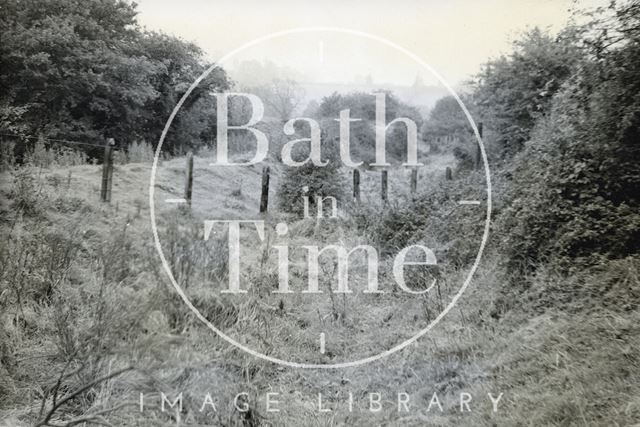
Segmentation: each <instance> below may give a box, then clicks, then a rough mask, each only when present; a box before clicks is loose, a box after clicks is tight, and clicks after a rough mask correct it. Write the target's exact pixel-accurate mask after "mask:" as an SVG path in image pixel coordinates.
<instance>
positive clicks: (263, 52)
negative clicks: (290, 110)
mask: <svg viewBox="0 0 640 427" xmlns="http://www.w3.org/2000/svg"><path fill="white" fill-rule="evenodd" d="M606 2H607V0H582V1H578V2H575V1H572V0H452V1H440V0H438V1H435V0H422V1H419V0H367V1H364V0H323V1H313V2H308V1H293V0H278V1H269V2H266V1H238V0H233V1H232V0H216V1H211V0H182V1H176V0H139V1H138V4H139V10H140V16H139V20H140V22H141V23H142V25H144V26H146V27H147V28H149V29H154V30H162V31H165V32H168V33H170V34H174V35H177V36H180V37H182V38H184V39H187V40H191V41H194V42H196V43H197V44H198V45H200V46H201V47H202V48H203V49H204V50H205V51H206V52H207V54H208V55H209V56H210V57H211V58H212V59H217V58H220V57H221V56H222V55H224V54H225V53H227V52H229V51H231V50H233V49H235V48H237V47H239V46H241V45H242V44H244V43H247V42H249V41H251V40H253V39H255V38H258V37H261V36H264V35H266V34H269V33H273V32H276V31H282V30H286V29H290V28H296V27H310V26H331V27H342V28H349V29H355V30H360V31H364V32H367V33H371V34H374V35H376V36H379V37H383V38H386V39H388V40H390V41H393V42H395V43H397V44H399V45H401V46H403V47H404V48H406V49H408V50H410V51H412V52H413V53H415V54H416V55H418V56H420V57H421V58H422V59H423V60H425V61H426V62H428V63H429V64H430V65H431V66H433V67H434V68H435V69H437V70H438V72H439V73H440V74H441V75H442V76H443V77H444V78H445V79H446V80H447V81H448V82H449V83H451V84H454V85H455V84H459V83H461V82H462V81H464V80H465V79H467V78H468V77H469V76H470V75H472V74H474V73H475V72H477V71H478V69H479V67H480V64H482V63H483V62H484V61H486V60H487V59H488V58H490V57H494V56H496V55H498V54H500V53H504V52H507V51H508V50H509V47H510V41H511V40H512V39H513V38H514V36H516V35H517V34H518V33H519V32H521V31H523V30H525V29H526V28H527V27H532V26H540V27H543V28H548V29H549V30H550V31H552V32H557V31H558V30H559V29H560V28H562V26H563V25H564V24H565V23H566V22H567V20H568V19H569V17H570V10H571V8H572V7H579V8H585V7H594V6H597V5H599V4H604V3H606ZM320 45H322V47H320ZM246 59H258V60H264V59H269V60H270V61H272V62H274V63H276V64H278V65H283V66H287V67H290V68H295V69H296V70H297V71H298V72H299V73H300V74H301V77H302V79H304V80H307V81H317V82H342V83H351V82H354V81H355V80H356V79H357V78H363V76H367V75H371V77H372V78H373V80H374V81H375V82H378V83H393V84H401V85H410V84H411V83H413V81H414V80H415V77H416V75H417V74H418V73H419V74H420V75H421V77H422V78H423V80H424V81H425V83H426V84H433V83H435V80H434V79H433V78H432V77H431V76H430V75H429V74H428V73H427V72H424V71H422V70H420V67H419V66H418V65H417V64H414V63H413V61H410V60H408V59H407V58H406V57H405V56H403V55H400V54H398V52H397V51H395V50H394V49H391V48H388V47H385V46H381V45H380V44H379V43H377V42H373V41H371V40H365V39H362V38H358V37H354V36H348V35H337V34H320V33H317V34H305V35H295V36H289V37H284V38H278V39H276V40H270V41H269V42H265V43H262V44H260V45H258V46H255V47H254V48H252V49H249V50H247V51H245V52H243V53H242V54H241V55H239V56H238V57H236V58H234V60H232V61H231V62H230V63H229V64H227V67H228V68H233V67H234V64H236V66H237V63H238V62H239V61H241V60H246ZM358 76H359V77H358Z"/></svg>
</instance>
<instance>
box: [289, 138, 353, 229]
mask: <svg viewBox="0 0 640 427" xmlns="http://www.w3.org/2000/svg"><path fill="white" fill-rule="evenodd" d="M338 147H339V144H338V142H337V140H335V139H329V138H328V137H327V136H326V134H325V135H323V137H322V154H323V156H322V161H327V162H328V163H327V165H326V166H316V165H315V164H313V163H312V162H311V161H310V160H309V161H308V162H306V163H305V164H304V165H302V166H296V167H294V166H288V167H286V168H285V170H284V173H283V176H282V179H281V181H280V184H279V187H278V203H279V206H280V209H282V210H283V211H284V212H290V213H294V214H296V215H298V216H302V215H303V213H304V204H303V197H305V196H306V197H308V200H309V215H311V216H312V217H315V215H316V200H317V199H318V198H325V197H335V198H336V200H337V201H338V202H340V201H341V200H342V199H343V197H344V185H343V182H342V175H341V173H340V168H341V166H342V163H341V161H340V157H339V155H338V152H339V148H338ZM295 148H297V149H294V151H293V153H292V157H293V159H294V160H295V161H302V159H304V158H306V157H307V155H308V153H309V149H310V148H309V147H308V146H305V147H303V146H301V145H300V144H298V145H297V146H296V147H295ZM305 188H306V191H305ZM324 205H325V209H326V207H327V206H330V205H331V204H330V203H329V202H328V201H327V202H325V203H324Z"/></svg>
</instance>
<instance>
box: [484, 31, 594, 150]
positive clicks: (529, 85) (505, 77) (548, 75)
mask: <svg viewBox="0 0 640 427" xmlns="http://www.w3.org/2000/svg"><path fill="white" fill-rule="evenodd" d="M574 42H575V36H574V32H572V31H569V30H567V31H564V32H563V33H561V34H560V35H559V36H558V37H555V38H554V37H552V36H551V35H549V34H548V33H544V32H542V31H541V30H540V29H538V28H534V29H532V30H530V31H528V32H526V33H525V34H524V35H523V36H522V37H521V38H519V39H518V40H516V41H515V43H514V51H513V52H512V53H511V54H509V55H508V56H501V57H499V58H497V59H494V60H491V61H489V62H487V63H486V64H485V65H484V67H483V69H482V71H481V72H480V74H479V75H478V76H477V77H476V80H475V82H474V92H473V98H474V101H475V104H476V107H477V108H478V110H479V111H480V114H481V117H482V119H483V121H484V122H486V123H487V125H488V126H489V127H491V128H493V129H494V131H495V132H496V135H495V141H494V143H495V144H497V145H498V147H499V149H498V150H499V155H500V158H502V159H505V158H506V159H508V158H510V157H512V156H513V155H514V154H516V153H518V152H519V151H520V150H521V149H522V148H523V144H524V142H525V141H527V140H528V138H529V134H530V132H531V130H532V129H533V127H534V125H535V123H536V120H538V119H539V118H540V117H541V116H543V115H544V114H545V113H546V111H547V110H548V107H549V106H550V102H551V99H552V98H553V95H554V94H555V93H556V92H557V91H558V90H559V89H560V87H561V86H562V83H563V82H564V81H565V80H566V79H567V78H568V77H569V76H571V74H572V72H573V70H574V67H575V65H576V63H577V62H578V60H579V59H580V57H581V53H580V50H579V48H578V47H577V46H576V44H575V43H574Z"/></svg>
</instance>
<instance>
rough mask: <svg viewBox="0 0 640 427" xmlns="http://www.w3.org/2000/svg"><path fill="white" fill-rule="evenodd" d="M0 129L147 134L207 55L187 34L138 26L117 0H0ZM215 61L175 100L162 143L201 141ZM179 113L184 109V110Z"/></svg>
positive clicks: (223, 81) (131, 8)
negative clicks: (178, 107)
mask: <svg viewBox="0 0 640 427" xmlns="http://www.w3.org/2000/svg"><path fill="white" fill-rule="evenodd" d="M1 8H2V10H3V13H2V16H1V17H0V31H1V33H2V44H1V45H0V62H2V69H1V71H0V132H1V133H3V134H10V135H15V136H18V137H20V136H23V137H24V136H33V135H42V136H44V137H51V138H66V139H72V140H82V141H87V142H99V141H100V140H102V139H103V138H104V137H114V138H116V140H117V141H119V142H123V143H127V142H131V141H134V140H146V141H147V142H152V143H155V142H156V141H157V140H158V138H159V135H160V133H161V131H162V128H163V125H164V122H165V121H166V120H167V118H168V116H169V113H170V112H171V110H172V109H173V107H174V106H175V104H176V102H177V100H178V99H179V98H180V97H181V96H182V95H183V94H184V92H185V91H186V90H187V88H188V87H189V85H190V84H191V82H193V81H194V80H195V79H196V77H197V76H198V75H200V74H201V73H202V72H203V71H204V70H205V69H206V68H207V67H208V66H209V65H210V64H209V63H207V62H206V61H205V60H204V57H203V53H202V51H201V50H200V49H199V48H198V47H197V46H195V45H193V44H191V43H187V42H184V41H182V40H180V39H178V38H175V37H172V36H168V35H165V34H161V33H154V32H148V31H144V30H142V29H141V28H140V27H139V25H138V23H137V21H136V15H137V11H136V6H135V3H129V2H125V1H121V0H96V1H88V2H87V1H81V0H50V1H47V2H41V1H37V0H21V1H17V0H2V7H1ZM228 86H229V81H228V79H227V77H226V74H225V73H224V71H223V70H221V69H215V70H214V71H213V72H212V73H211V74H210V75H209V77H208V78H207V79H206V81H204V82H203V83H202V84H201V85H200V86H199V88H198V90H197V91H195V92H194V93H193V94H192V95H191V96H190V98H189V100H188V102H187V103H186V105H185V106H184V107H183V108H184V110H185V111H188V112H189V114H188V115H187V114H180V115H179V116H178V117H177V118H176V121H175V122H174V125H173V126H172V129H171V133H170V135H169V137H168V138H167V142H166V147H167V148H168V149H169V150H175V149H176V148H177V147H178V146H179V145H193V144H198V143H200V142H201V139H202V137H204V136H205V135H206V132H207V129H208V127H210V125H209V120H207V117H206V115H207V114H210V113H211V112H212V111H213V110H212V101H211V100H207V99H204V97H202V94H203V93H206V91H207V90H220V89H225V88H227V87H228ZM187 116H188V117H187Z"/></svg>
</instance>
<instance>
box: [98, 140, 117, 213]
mask: <svg viewBox="0 0 640 427" xmlns="http://www.w3.org/2000/svg"><path fill="white" fill-rule="evenodd" d="M115 145H116V142H115V140H114V139H113V138H107V143H106V144H105V146H104V160H103V162H102V188H101V189H100V200H102V201H103V202H107V203H108V202H110V201H111V185H112V184H113V147H114V146H115Z"/></svg>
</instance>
